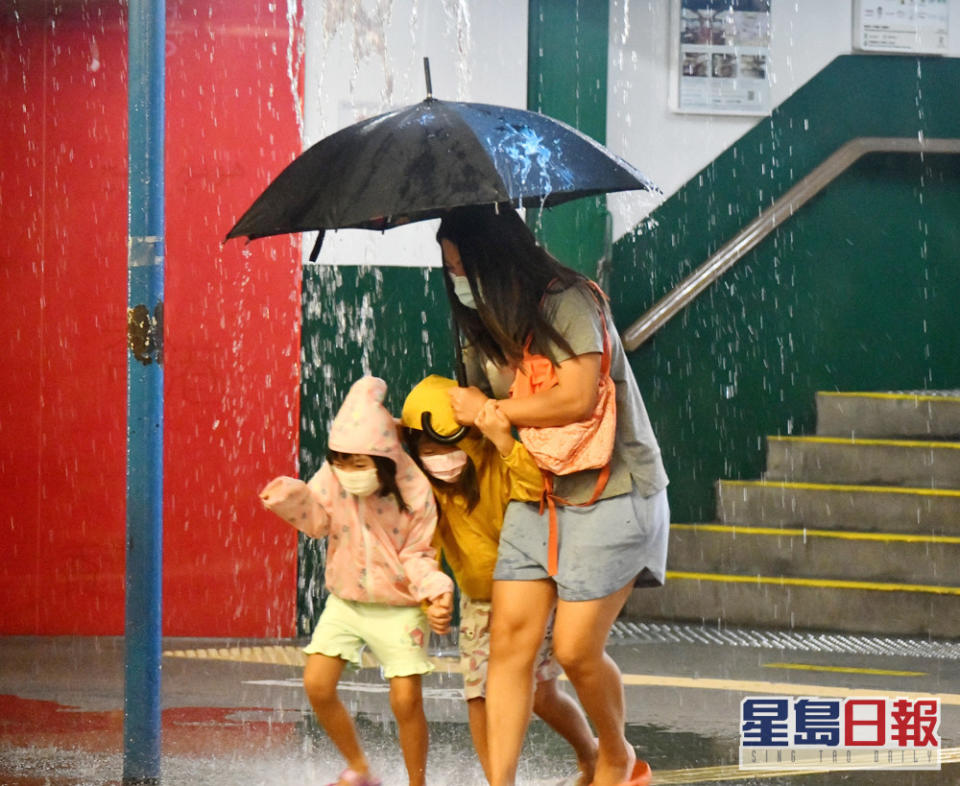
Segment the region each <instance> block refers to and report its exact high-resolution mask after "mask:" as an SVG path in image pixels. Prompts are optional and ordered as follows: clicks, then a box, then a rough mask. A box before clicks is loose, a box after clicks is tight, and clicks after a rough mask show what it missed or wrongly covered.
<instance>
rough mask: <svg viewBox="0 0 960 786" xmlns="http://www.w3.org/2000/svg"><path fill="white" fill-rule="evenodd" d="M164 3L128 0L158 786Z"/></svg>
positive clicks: (137, 734) (135, 776)
mask: <svg viewBox="0 0 960 786" xmlns="http://www.w3.org/2000/svg"><path fill="white" fill-rule="evenodd" d="M165 16H166V7H165V0H130V2H129V19H128V29H129V32H128V36H129V39H128V43H129V93H128V101H129V104H128V131H129V185H128V191H127V199H128V203H127V208H128V238H127V246H128V256H127V286H128V289H127V298H128V301H127V305H128V309H127V339H128V349H129V353H128V356H127V539H126V558H127V562H126V610H125V619H126V631H125V639H126V654H125V660H124V707H123V710H124V715H123V739H124V749H123V782H124V784H156V783H159V781H160V682H161V679H160V658H161V653H160V635H161V633H160V623H161V565H162V560H161V557H162V533H163V266H164V241H163V237H164V203H163V183H164V169H163V153H164V55H165V39H166V19H165Z"/></svg>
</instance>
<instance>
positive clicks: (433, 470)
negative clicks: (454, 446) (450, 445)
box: [420, 450, 467, 483]
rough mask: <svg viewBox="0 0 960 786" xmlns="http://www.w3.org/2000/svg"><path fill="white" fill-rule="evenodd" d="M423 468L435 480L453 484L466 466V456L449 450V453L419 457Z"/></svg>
mask: <svg viewBox="0 0 960 786" xmlns="http://www.w3.org/2000/svg"><path fill="white" fill-rule="evenodd" d="M420 461H421V462H422V463H423V468H424V469H425V470H426V471H427V472H429V473H430V474H431V475H432V476H433V477H435V478H436V479H437V480H442V481H443V482H444V483H454V482H456V481H457V480H459V478H460V476H461V475H462V474H463V468H464V467H466V466H467V454H466V453H464V452H463V451H462V450H451V451H450V452H449V453H434V454H432V455H427V456H420Z"/></svg>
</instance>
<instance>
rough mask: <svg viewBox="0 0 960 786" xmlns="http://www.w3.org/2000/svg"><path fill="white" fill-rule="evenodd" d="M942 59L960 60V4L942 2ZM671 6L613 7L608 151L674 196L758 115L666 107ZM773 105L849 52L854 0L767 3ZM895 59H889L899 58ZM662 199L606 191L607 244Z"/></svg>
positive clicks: (631, 3)
mask: <svg viewBox="0 0 960 786" xmlns="http://www.w3.org/2000/svg"><path fill="white" fill-rule="evenodd" d="M949 4H950V10H949V13H950V21H951V35H950V46H949V51H948V53H947V54H948V55H949V56H952V57H958V56H960V0H949ZM672 7H673V4H672V2H671V1H670V0H648V2H637V0H611V4H610V59H609V68H608V72H607V77H608V86H607V90H608V97H607V147H609V148H610V149H611V150H613V151H614V152H616V153H617V154H619V155H620V156H622V157H623V158H625V159H626V160H627V161H629V162H630V163H632V164H633V165H634V166H636V167H637V168H638V169H640V171H642V172H643V173H644V174H646V175H647V176H649V177H650V178H651V179H652V180H653V181H654V182H655V183H657V185H659V186H660V187H661V188H662V189H663V192H664V198H665V197H668V196H670V195H671V194H673V193H674V192H675V191H677V189H679V188H680V186H682V185H683V184H684V183H686V182H687V181H688V180H689V179H690V178H691V177H693V175H695V174H696V173H697V172H699V171H700V170H701V169H703V168H704V167H705V166H706V165H707V164H709V163H710V162H711V161H712V160H713V159H714V158H716V157H717V156H718V155H719V154H720V153H722V152H723V151H724V150H726V149H727V148H728V147H730V145H732V144H733V143H734V142H735V141H736V140H737V139H739V138H740V137H741V136H743V134H745V133H746V132H747V131H749V130H750V129H751V128H753V126H754V125H756V124H757V123H758V122H761V121H762V118H758V117H730V116H723V115H694V114H680V113H676V112H673V111H671V110H670V108H669V106H668V97H669V89H670V73H671V72H670V53H671V48H670V43H671V24H670V13H671V8H672ZM770 14H771V41H770V81H771V102H772V106H774V107H775V106H777V105H778V104H780V103H782V102H783V101H784V100H786V99H787V98H789V97H790V95H791V94H792V93H793V92H794V91H796V90H797V89H798V88H799V87H801V86H802V85H803V84H804V83H805V82H807V81H808V80H809V79H810V78H811V77H813V76H814V75H815V74H816V73H817V72H818V71H820V70H821V69H823V67H824V66H826V65H827V63H829V62H830V61H831V60H833V59H834V58H835V57H837V56H838V55H841V54H849V53H851V52H852V51H853V48H852V42H853V0H771V10H770ZM899 56H900V55H890V57H899ZM658 203H659V200H658V199H657V198H655V197H653V196H652V195H649V194H646V193H627V194H611V195H610V196H609V197H608V200H607V204H608V207H609V210H610V212H611V213H612V214H613V228H614V238H617V237H619V236H620V235H622V234H623V233H624V232H627V231H629V230H630V229H631V228H632V227H634V226H635V225H636V224H637V223H638V222H639V221H640V220H641V219H642V218H643V217H644V216H645V215H646V214H647V213H649V212H650V211H651V210H653V209H654V208H655V207H656V206H657V204H658Z"/></svg>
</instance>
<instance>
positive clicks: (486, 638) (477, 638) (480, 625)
mask: <svg viewBox="0 0 960 786" xmlns="http://www.w3.org/2000/svg"><path fill="white" fill-rule="evenodd" d="M489 660H490V601H486V600H471V599H470V598H468V597H467V596H466V595H461V596H460V671H461V672H462V673H463V697H464V698H465V699H466V700H467V701H469V700H470V699H477V698H481V697H483V696H484V695H485V694H486V690H487V662H488V661H489ZM562 673H563V669H561V668H560V664H558V663H557V659H556V658H554V657H553V615H551V616H550V620H549V622H548V623H547V632H546V635H545V636H544V637H543V642H541V644H540V649H539V650H538V651H537V659H536V667H535V676H536V679H537V682H546V681H547V680H552V679H555V678H557V677H559V676H560V674H562Z"/></svg>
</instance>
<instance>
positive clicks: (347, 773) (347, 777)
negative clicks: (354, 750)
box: [327, 767, 382, 786]
mask: <svg viewBox="0 0 960 786" xmlns="http://www.w3.org/2000/svg"><path fill="white" fill-rule="evenodd" d="M340 783H348V784H349V785H350V786H382V784H381V781H380V779H379V778H375V777H373V776H372V775H371V774H370V773H367V774H366V775H361V774H360V773H359V772H357V771H356V770H351V769H350V768H349V767H347V769H345V770H344V771H343V772H341V773H340V777H338V778H337V780H336V782H335V783H330V784H328V785H327V786H339V785H340Z"/></svg>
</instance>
